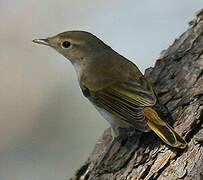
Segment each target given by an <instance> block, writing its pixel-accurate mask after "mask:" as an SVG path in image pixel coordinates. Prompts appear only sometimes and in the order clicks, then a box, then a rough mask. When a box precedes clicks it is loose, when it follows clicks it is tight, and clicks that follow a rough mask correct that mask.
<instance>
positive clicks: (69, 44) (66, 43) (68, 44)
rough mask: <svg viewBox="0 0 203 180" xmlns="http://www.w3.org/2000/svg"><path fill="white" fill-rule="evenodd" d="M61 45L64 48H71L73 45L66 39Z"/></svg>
mask: <svg viewBox="0 0 203 180" xmlns="http://www.w3.org/2000/svg"><path fill="white" fill-rule="evenodd" d="M61 46H62V47H63V48H69V47H70V46H71V43H70V42H69V41H64V42H62V43H61Z"/></svg>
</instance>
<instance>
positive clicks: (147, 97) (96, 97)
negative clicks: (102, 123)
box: [33, 31, 187, 149]
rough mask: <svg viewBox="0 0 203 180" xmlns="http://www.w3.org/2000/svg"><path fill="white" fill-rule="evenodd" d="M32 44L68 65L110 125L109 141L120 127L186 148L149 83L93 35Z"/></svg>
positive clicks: (73, 35)
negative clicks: (59, 56) (53, 52)
mask: <svg viewBox="0 0 203 180" xmlns="http://www.w3.org/2000/svg"><path fill="white" fill-rule="evenodd" d="M33 42H34V43H38V44H42V45H46V46H49V47H51V48H53V49H55V50H56V51H57V52H59V53H60V54H62V55H63V56H64V57H65V58H67V59H68V60H69V61H70V62H71V63H72V65H73V67H74V69H75V71H76V74H77V77H78V82H79V86H80V88H81V91H82V93H83V95H84V96H85V97H86V98H87V99H88V100H89V101H90V102H91V103H92V104H93V106H94V107H95V108H96V109H97V110H98V111H99V113H100V114H101V115H102V116H103V117H104V119H106V120H107V121H108V122H109V123H110V127H111V130H112V131H111V132H112V136H113V140H115V139H117V138H118V137H119V136H120V131H119V129H120V128H124V129H135V130H137V131H139V132H149V131H151V130H152V131H153V132H154V133H155V134H157V135H158V136H159V137H160V138H161V139H162V140H163V141H164V142H165V143H166V144H167V145H169V146H171V147H174V148H179V149H184V148H186V146H187V142H186V141H185V140H184V138H183V137H181V135H179V134H178V133H177V132H176V131H175V130H174V128H173V127H172V126H171V125H169V123H168V122H167V121H166V120H165V119H164V118H165V117H169V116H168V110H167V108H166V107H165V106H163V105H162V104H161V102H160V100H159V97H158V95H157V93H156V91H155V90H154V88H153V86H152V84H151V83H150V82H149V81H148V80H147V78H146V77H145V76H144V75H143V74H142V73H141V71H140V70H139V69H138V67H137V66H136V65H135V64H134V63H133V62H131V61H130V60H128V59H127V58H125V57H124V56H122V55H120V54H119V53H117V52H116V51H115V50H113V49H112V48H111V47H110V46H108V45H106V44H105V43H104V42H103V41H102V40H100V39H99V38H97V37H96V36H95V35H93V34H92V33H90V32H86V31H66V32H62V33H59V34H57V35H54V36H52V37H48V38H45V39H34V40H33ZM164 116H165V117H164Z"/></svg>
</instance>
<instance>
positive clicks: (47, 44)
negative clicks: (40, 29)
mask: <svg viewBox="0 0 203 180" xmlns="http://www.w3.org/2000/svg"><path fill="white" fill-rule="evenodd" d="M32 42H34V43H37V44H43V45H46V46H49V42H48V39H34V40H32Z"/></svg>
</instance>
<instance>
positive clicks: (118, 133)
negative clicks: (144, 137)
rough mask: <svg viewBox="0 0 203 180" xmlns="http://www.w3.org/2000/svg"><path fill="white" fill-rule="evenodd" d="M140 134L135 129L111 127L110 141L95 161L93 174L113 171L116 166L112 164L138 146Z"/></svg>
mask: <svg viewBox="0 0 203 180" xmlns="http://www.w3.org/2000/svg"><path fill="white" fill-rule="evenodd" d="M140 136H141V133H140V132H137V131H136V130H135V129H124V128H113V127H112V141H111V143H110V144H109V145H108V146H107V147H106V148H105V150H104V152H103V153H102V156H101V158H100V160H99V161H98V162H97V164H96V166H95V168H94V171H95V174H100V173H101V172H105V171H108V172H111V171H114V170H115V169H116V168H115V167H114V165H113V164H114V163H116V161H120V159H122V158H123V156H125V155H126V154H128V152H129V151H133V150H134V149H136V148H137V147H138V145H139V141H140ZM114 155H116V156H114ZM119 164H120V163H119ZM113 168H115V169H113Z"/></svg>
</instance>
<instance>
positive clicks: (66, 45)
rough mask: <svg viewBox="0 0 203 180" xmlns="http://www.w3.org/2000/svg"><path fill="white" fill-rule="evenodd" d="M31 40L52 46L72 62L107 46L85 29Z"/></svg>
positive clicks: (100, 50) (96, 52)
mask: <svg viewBox="0 0 203 180" xmlns="http://www.w3.org/2000/svg"><path fill="white" fill-rule="evenodd" d="M33 42H34V43H38V44H43V45H47V46H50V47H52V48H54V49H55V50H56V51H58V52H59V53H60V54H62V55H63V56H65V57H66V58H67V59H69V60H70V61H71V62H72V63H75V62H76V61H81V60H82V59H84V58H86V57H89V56H94V55H95V54H98V53H99V52H103V51H104V50H105V49H108V48H109V47H108V46H107V45H106V44H104V43H103V42H102V41H101V40H100V39H98V38H97V37H96V36H94V35H93V34H91V33H89V32H85V31H67V32H63V33H60V34H57V35H55V36H52V37H48V38H46V39H35V40H33Z"/></svg>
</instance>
